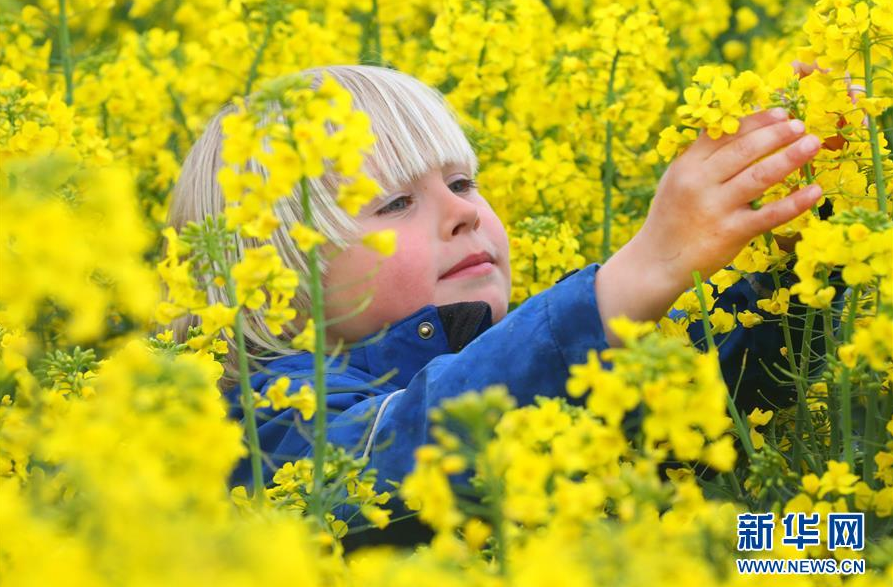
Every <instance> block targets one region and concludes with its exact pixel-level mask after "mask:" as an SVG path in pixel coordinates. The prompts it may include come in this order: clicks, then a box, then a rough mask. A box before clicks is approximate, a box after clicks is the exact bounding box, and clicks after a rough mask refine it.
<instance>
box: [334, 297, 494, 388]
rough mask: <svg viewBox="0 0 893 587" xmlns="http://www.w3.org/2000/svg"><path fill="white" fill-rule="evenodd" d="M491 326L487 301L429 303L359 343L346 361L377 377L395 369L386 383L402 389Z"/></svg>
mask: <svg viewBox="0 0 893 587" xmlns="http://www.w3.org/2000/svg"><path fill="white" fill-rule="evenodd" d="M492 325H493V322H492V315H491V311H490V305H489V304H487V303H486V302H483V301H477V302H457V303H455V304H448V305H444V306H434V305H431V304H429V305H427V306H424V307H422V308H420V309H419V310H417V311H416V312H414V313H413V314H410V315H409V316H407V317H405V318H403V319H401V320H399V321H397V322H394V323H392V324H391V325H390V327H385V328H384V329H382V330H381V331H379V332H377V333H375V334H372V335H369V336H367V337H365V338H363V339H362V340H360V341H359V342H358V343H357V344H356V346H355V347H354V348H353V349H351V350H350V351H349V352H350V357H349V359H348V362H349V364H350V365H351V366H352V367H356V368H359V369H362V370H363V371H366V372H368V373H371V374H373V375H376V376H384V375H385V374H387V373H388V372H390V371H392V370H393V369H395V368H396V369H397V371H396V373H395V374H394V375H393V376H392V377H391V378H390V379H389V380H388V381H390V382H391V383H393V384H395V385H398V386H399V387H405V386H406V385H407V384H408V383H409V381H410V380H411V379H412V378H413V377H414V376H415V374H416V373H418V372H419V371H420V370H421V369H422V368H423V367H424V366H425V365H427V364H428V363H429V362H431V360H432V359H434V358H435V357H437V356H439V355H443V354H447V353H455V352H459V351H460V350H462V349H463V348H464V347H465V345H467V344H468V343H469V342H471V341H472V340H474V339H475V338H477V336H478V335H480V334H481V333H483V332H484V331H485V330H487V329H488V328H490V327H491V326H492Z"/></svg>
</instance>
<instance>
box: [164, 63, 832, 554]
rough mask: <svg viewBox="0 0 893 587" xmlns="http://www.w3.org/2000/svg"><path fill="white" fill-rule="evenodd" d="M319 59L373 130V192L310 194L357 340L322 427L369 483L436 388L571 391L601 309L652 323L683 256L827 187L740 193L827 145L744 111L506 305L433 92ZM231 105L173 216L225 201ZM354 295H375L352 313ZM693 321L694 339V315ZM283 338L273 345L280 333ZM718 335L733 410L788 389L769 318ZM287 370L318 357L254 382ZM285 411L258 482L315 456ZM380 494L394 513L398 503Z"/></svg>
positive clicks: (236, 478) (296, 357)
mask: <svg viewBox="0 0 893 587" xmlns="http://www.w3.org/2000/svg"><path fill="white" fill-rule="evenodd" d="M323 71H325V72H327V73H328V74H329V75H331V76H332V77H334V78H335V80H336V81H337V82H339V83H340V84H341V85H342V86H344V87H345V88H347V90H348V91H349V92H350V93H351V94H352V96H353V101H354V108H356V109H359V110H362V111H365V112H366V113H367V114H368V115H369V117H370V119H371V124H372V130H373V131H374V132H375V134H376V136H377V142H376V145H375V147H374V152H373V153H372V154H371V155H370V156H369V157H368V158H367V160H366V169H367V170H368V172H369V174H370V175H371V176H373V177H375V179H376V180H377V181H378V182H379V184H380V185H381V186H382V188H383V191H382V194H381V196H380V198H379V199H377V200H375V201H373V202H371V203H369V204H368V205H367V206H366V207H365V208H364V209H363V210H362V211H361V212H360V214H359V215H358V216H357V217H356V224H355V225H354V224H353V221H352V220H351V219H350V218H349V217H347V216H346V215H345V214H344V212H343V211H341V210H340V209H339V208H338V207H337V206H336V205H335V204H334V199H333V193H334V190H335V185H334V183H333V182H332V179H331V178H328V177H323V178H322V179H321V180H320V181H318V182H312V184H311V190H312V196H313V200H314V206H315V211H314V218H316V219H317V221H318V224H319V228H320V231H321V232H323V233H324V234H325V235H326V237H327V238H328V239H329V241H330V242H329V243H327V244H326V245H325V246H324V247H323V253H324V257H325V259H326V266H325V268H324V275H325V277H324V289H325V314H326V319H327V321H328V320H332V319H337V320H336V321H335V322H332V323H331V324H330V325H329V326H328V334H329V341H328V342H329V344H332V343H335V342H337V341H338V340H339V339H340V340H343V341H344V342H345V343H358V344H356V345H355V346H354V347H353V348H352V349H351V350H350V351H349V352H347V353H344V354H342V355H341V356H340V357H338V358H337V359H336V360H335V361H334V363H333V364H332V365H331V366H330V367H329V369H328V371H327V383H328V390H329V395H328V410H329V426H328V431H329V434H328V439H329V441H330V442H332V443H334V444H336V445H340V446H343V447H346V448H349V449H351V450H353V451H355V453H356V454H361V455H366V456H368V457H369V464H368V466H369V467H374V468H375V469H377V470H378V485H377V489H378V490H386V489H389V488H390V486H389V485H387V484H386V480H388V479H392V480H402V479H403V477H404V476H405V475H406V474H407V473H409V472H410V471H411V469H412V467H413V451H414V450H415V449H416V448H417V447H418V446H420V445H422V444H425V443H428V442H431V441H432V439H431V438H430V436H429V432H428V427H427V413H428V410H429V409H430V408H432V407H435V406H437V405H438V404H439V403H440V401H441V400H442V399H444V398H446V397H450V396H455V395H458V394H460V393H462V392H464V391H467V390H470V389H477V390H480V389H482V388H483V387H485V386H487V385H490V384H496V383H505V384H506V385H507V386H508V389H509V391H510V392H511V393H512V394H513V396H514V397H515V399H516V400H517V403H518V405H525V404H530V403H532V402H533V398H534V396H535V395H546V396H564V395H565V381H566V380H567V378H568V368H569V365H572V364H575V363H585V362H586V355H587V351H588V350H589V349H597V350H599V351H601V350H604V349H606V348H608V347H609V346H615V345H617V344H618V343H619V340H618V338H617V336H616V335H615V333H614V332H613V331H611V330H610V329H608V328H607V326H606V325H607V321H608V320H609V319H610V318H612V317H614V316H619V315H626V316H628V317H630V318H632V319H635V320H655V321H656V320H658V319H659V318H661V317H662V316H663V315H664V313H665V312H666V311H667V310H668V308H669V307H670V305H671V304H672V303H673V302H674V301H675V300H676V299H677V297H678V296H679V295H680V294H682V293H683V292H684V291H685V290H686V289H687V288H690V287H692V285H693V282H692V277H691V274H692V271H693V270H699V271H700V273H701V275H702V276H704V277H705V278H706V277H709V276H710V275H712V274H713V273H715V272H716V271H717V270H719V269H721V268H723V267H724V266H726V265H727V264H728V263H729V262H730V261H731V260H732V259H733V258H734V257H735V256H736V254H737V253H738V252H739V251H740V250H741V249H742V248H743V247H744V246H745V245H746V244H747V243H748V241H749V240H750V239H752V238H753V237H755V236H757V235H759V234H761V233H764V232H766V231H768V230H770V229H772V228H773V227H775V226H778V225H780V224H782V223H784V222H787V221H789V220H791V219H792V218H794V217H796V216H798V215H799V214H801V213H802V212H804V211H806V210H808V209H809V208H810V206H812V205H813V204H814V203H815V202H816V200H818V199H819V197H820V196H821V190H820V189H819V188H818V186H817V185H811V186H808V187H806V188H803V189H801V190H799V191H797V192H795V193H793V194H791V195H790V196H788V197H787V198H785V199H783V200H781V201H778V202H775V203H771V204H768V205H766V206H764V207H763V208H761V209H760V210H752V209H751V208H750V207H749V205H748V203H749V202H750V201H751V200H754V199H756V198H758V197H759V196H760V195H761V194H762V193H763V191H764V190H765V189H767V188H768V187H770V186H771V185H773V184H775V183H777V182H779V181H781V180H782V179H783V178H784V177H785V176H786V175H787V174H789V173H790V172H792V171H793V170H796V169H797V168H799V167H800V166H801V165H803V164H805V163H806V162H807V161H809V160H810V159H811V158H812V157H813V156H814V155H815V154H816V152H817V151H818V148H819V142H820V141H819V140H818V139H817V138H816V137H814V136H811V135H807V136H803V124H802V123H801V122H799V121H790V120H788V117H787V114H786V113H785V112H784V111H783V110H778V111H776V110H770V111H765V112H759V113H756V114H753V115H751V116H749V117H747V118H745V119H743V120H742V122H741V128H740V130H739V131H738V132H737V133H736V134H735V135H733V136H724V137H721V138H720V139H718V140H712V139H710V138H709V137H708V136H707V135H706V134H704V133H702V134H701V136H700V137H699V138H698V139H697V140H696V141H695V143H694V144H693V145H692V146H691V147H690V148H689V149H688V150H687V151H686V152H685V153H683V154H682V155H681V156H680V157H679V158H678V159H676V160H675V161H674V162H673V163H672V165H671V166H670V167H669V168H668V169H667V171H666V173H665V174H664V176H663V178H662V179H661V181H660V184H659V186H658V188H657V192H656V195H655V197H654V200H653V203H652V206H651V210H650V212H649V214H648V217H647V219H646V221H645V223H644V225H643V227H642V229H641V230H640V231H639V233H638V234H636V235H635V237H634V238H633V239H632V240H631V241H630V242H629V243H627V244H626V245H625V246H624V247H623V248H622V249H620V250H619V251H618V252H617V253H616V254H615V255H613V256H612V257H611V258H610V259H609V260H608V261H607V262H605V263H604V265H600V264H597V263H594V264H591V265H589V266H588V267H586V268H584V269H582V270H579V271H576V272H572V273H570V274H568V275H566V276H565V277H563V278H562V279H560V280H559V282H558V283H556V284H555V285H554V286H553V287H552V288H550V289H548V290H546V291H543V292H542V293H540V294H539V295H536V296H534V297H532V298H530V299H529V300H527V301H526V302H525V303H523V304H521V306H520V307H518V308H517V309H515V310H514V311H513V312H511V313H510V314H507V310H508V303H509V291H510V284H511V278H510V269H509V243H508V238H507V236H506V231H505V228H504V227H503V225H502V223H501V222H500V220H499V218H497V216H496V215H495V213H494V212H493V209H492V208H491V207H490V205H489V203H488V202H487V200H486V199H485V198H484V196H483V195H481V194H480V193H479V192H478V189H477V185H476V184H475V182H474V177H475V173H476V170H477V160H476V158H475V155H474V152H473V150H472V148H471V146H470V145H469V143H468V141H467V140H466V137H465V136H464V134H463V132H462V130H461V129H460V127H459V125H458V124H457V122H456V120H455V118H454V117H453V115H452V114H451V111H450V110H449V108H448V107H447V105H446V104H445V102H444V100H443V98H442V96H440V94H439V93H437V92H436V91H435V90H433V89H431V88H429V87H427V86H425V85H424V84H422V83H421V82H419V81H418V80H415V79H414V78H411V77H409V76H407V75H404V74H401V73H398V72H396V71H392V70H388V69H384V68H377V67H369V66H335V67H326V68H319V69H314V70H309V71H307V72H305V73H306V75H307V76H308V77H310V78H311V79H313V80H314V87H316V86H318V84H319V83H320V75H321V73H322V72H323ZM230 111H232V109H231V108H226V109H224V111H223V112H221V113H220V114H218V116H217V117H215V118H214V119H213V120H212V121H211V123H210V124H209V126H208V128H207V129H206V131H205V133H204V135H203V136H202V138H201V139H200V140H199V141H198V143H197V144H196V145H195V147H194V148H193V149H192V151H191V152H190V154H189V156H188V157H187V159H186V162H185V164H184V168H183V172H182V176H181V179H180V182H179V185H178V188H177V190H176V193H175V198H174V202H173V204H172V207H171V218H170V223H171V224H172V225H174V226H175V227H176V228H180V227H182V226H183V225H184V224H185V223H186V222H187V221H189V220H193V221H199V220H201V218H202V216H204V215H206V214H218V213H219V212H220V210H221V209H222V208H223V205H224V204H223V199H222V197H221V195H220V188H219V186H217V184H216V180H215V177H216V175H217V171H218V170H219V169H220V168H221V165H222V162H221V160H220V155H219V153H220V149H221V140H222V133H221V128H220V120H221V117H222V116H223V115H224V114H225V113H227V112H230ZM777 149H781V150H780V151H779V152H778V153H775V154H771V153H773V151H775V150H777ZM770 154H771V155H770ZM767 155H768V156H767ZM764 156H767V157H766V158H765V159H763V160H762V161H760V159H761V158H762V157H764ZM297 202H298V199H297V197H295V198H289V199H288V201H285V202H284V203H283V204H282V206H281V209H280V210H279V213H280V218H281V219H282V220H283V221H284V222H283V223H284V226H283V227H281V228H280V229H279V232H280V234H277V235H276V236H275V238H274V243H275V244H276V246H277V248H278V249H279V253H280V255H281V256H282V258H283V260H284V261H285V262H286V264H287V265H290V266H291V267H293V268H295V269H296V270H298V271H299V272H301V274H302V282H306V281H307V280H306V279H303V276H304V275H306V274H307V271H306V269H307V264H306V259H305V258H304V256H303V255H302V254H301V252H300V251H299V250H297V248H296V247H294V246H293V245H292V244H291V242H290V239H289V238H288V236H287V231H288V228H289V222H293V221H298V220H300V219H301V218H302V214H301V210H300V205H299V204H298V203H297ZM382 229H393V230H394V231H396V233H397V243H398V247H397V251H396V253H395V254H394V255H393V256H391V257H382V256H380V255H378V254H377V253H376V252H374V251H372V250H370V249H367V248H364V247H363V246H362V245H361V244H359V243H358V241H357V238H358V236H360V235H362V234H363V233H365V232H369V231H377V230H382ZM370 273H371V277H370V278H368V279H366V278H364V276H367V275H368V274H370ZM304 285H305V283H302V287H303V286H304ZM772 287H773V286H772V283H771V280H768V279H766V276H765V275H756V276H750V279H748V280H741V281H739V282H738V283H737V284H735V285H734V286H732V287H730V288H728V289H727V290H726V291H725V292H724V293H723V294H722V295H720V296H719V298H718V300H717V304H718V305H719V306H720V307H722V308H724V309H725V310H727V311H732V306H736V307H737V309H738V311H744V310H751V311H754V312H757V311H758V309H757V307H756V300H757V299H758V298H760V297H764V296H765V294H766V291H763V292H761V293H762V294H763V295H759V296H758V294H757V292H755V291H754V288H757V289H761V288H769V289H770V290H771V288H772ZM364 293H368V294H370V295H371V296H372V299H371V303H370V304H369V305H368V307H366V308H365V309H364V310H363V311H362V312H360V313H358V314H357V313H356V312H353V314H352V313H351V311H352V310H354V309H355V308H356V307H357V305H358V303H359V302H360V301H361V300H362V298H363V294H364ZM298 306H299V310H304V311H305V315H306V310H307V309H308V308H309V296H308V295H307V292H306V290H302V291H300V292H299V293H298ZM299 315H300V314H299ZM801 326H802V325H801ZM382 330H384V331H383V332H381V331H382ZM794 330H795V332H796V331H799V330H802V328H795V329H794ZM817 331H818V328H817ZM690 334H691V336H692V338H693V339H695V340H697V339H699V338H701V336H702V335H703V329H702V327H701V326H700V324H694V325H692V327H691V328H690ZM275 339H276V337H274V336H272V335H271V334H270V333H269V331H266V330H265V327H264V325H263V322H262V321H261V320H252V321H250V323H249V328H248V340H249V342H250V343H251V344H252V345H253V347H254V348H255V349H257V350H272V349H273V348H274V343H276V340H275ZM287 340H288V339H287V338H284V339H283V340H281V341H279V342H278V343H277V344H276V346H278V347H280V348H281V347H283V346H287ZM717 342H718V343H722V345H721V347H720V359H721V361H722V368H723V374H724V376H725V378H726V382H727V384H728V385H729V386H730V387H734V386H735V384H736V381H737V377H738V374H739V371H740V366H741V359H742V355H743V354H744V352H745V350H747V351H748V360H747V364H746V369H745V371H744V373H743V379H742V381H741V383H740V392H739V398H738V404H739V407H742V408H743V409H746V410H749V409H751V408H752V407H753V406H754V405H757V404H758V403H759V398H758V395H757V393H758V390H759V392H761V393H762V394H764V395H765V396H766V397H768V398H770V399H771V401H772V402H778V403H789V402H790V401H791V397H790V390H789V389H787V388H783V387H779V385H778V384H776V383H775V382H774V381H773V379H772V378H770V377H769V376H767V375H766V373H765V372H764V370H763V368H762V367H761V366H760V364H759V360H760V359H762V360H763V361H765V362H766V363H767V364H772V362H777V363H780V364H781V363H782V357H781V356H780V354H779V351H778V349H779V347H781V346H784V342H783V341H782V339H781V334H780V332H779V329H778V328H777V327H776V326H774V325H769V324H764V325H762V326H757V327H755V328H751V329H744V328H742V327H740V326H739V327H737V328H736V329H735V330H733V331H732V332H730V333H729V334H727V335H726V336H725V337H722V336H720V337H719V340H718V341H717ZM797 344H799V342H798V343H797ZM819 352H821V351H819ZM283 375H285V376H288V377H289V378H290V379H291V380H292V387H291V390H292V392H295V391H297V390H298V389H299V388H300V386H301V385H302V384H304V383H307V384H310V385H311V386H312V384H313V357H312V355H311V354H310V353H306V352H301V353H296V354H291V355H286V356H281V357H280V358H277V359H275V360H272V361H269V362H267V363H266V364H264V365H263V369H262V370H261V371H260V372H258V373H256V374H255V375H253V377H252V378H251V385H252V387H253V388H254V389H255V390H256V391H259V392H261V393H265V391H266V389H267V388H268V387H269V386H270V385H271V384H272V382H273V381H275V380H276V379H277V378H279V377H281V376H283ZM238 393H239V390H238V388H236V389H234V390H233V391H232V396H231V397H232V402H233V406H234V410H233V416H234V417H236V418H241V410H240V409H239V408H238ZM296 417H297V416H296V415H295V414H294V413H293V410H291V409H289V410H285V411H282V412H278V413H277V412H272V411H269V410H261V411H260V413H259V417H258V423H259V428H260V440H261V446H262V449H263V450H264V452H265V453H266V455H267V456H268V457H269V459H268V461H267V462H266V463H265V467H264V476H265V481H267V482H268V481H269V480H270V478H271V476H272V474H273V472H274V471H275V468H276V467H279V466H281V465H282V464H284V463H286V462H288V461H292V460H295V459H300V458H303V457H308V456H310V454H311V449H312V446H311V444H310V442H309V440H308V439H307V438H305V437H304V436H302V435H301V434H300V433H299V431H298V429H297V428H296V427H295V425H294V423H293V422H294V419H295V418H296ZM270 465H274V466H272V467H271V466H270ZM250 477H251V474H250V469H249V466H248V463H247V461H243V463H241V465H240V466H239V467H238V468H237V470H236V471H235V473H234V475H233V482H234V484H239V485H243V484H244V485H250ZM387 507H389V508H392V509H395V510H396V511H397V512H400V511H401V508H400V504H398V503H396V500H394V501H393V502H391V503H390V504H389V505H388V506H387ZM395 515H396V514H395ZM398 530H399V529H398ZM393 531H394V530H393V528H392V529H391V532H392V533H393ZM405 534H406V531H405V530H404V535H405ZM404 537H405V536H404ZM386 540H389V541H392V542H399V541H400V537H399V536H396V537H395V536H393V535H392V536H389V537H388V538H386ZM409 540H412V538H409Z"/></svg>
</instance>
